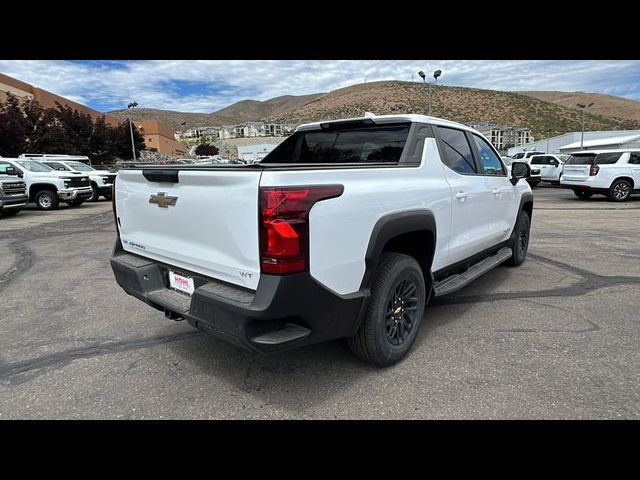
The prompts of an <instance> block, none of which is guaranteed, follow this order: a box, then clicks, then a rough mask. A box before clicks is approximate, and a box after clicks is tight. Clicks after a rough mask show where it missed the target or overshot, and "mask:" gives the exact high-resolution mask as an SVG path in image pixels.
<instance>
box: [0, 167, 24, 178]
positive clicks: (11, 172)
mask: <svg viewBox="0 0 640 480" xmlns="http://www.w3.org/2000/svg"><path fill="white" fill-rule="evenodd" d="M4 173H6V174H7V175H17V176H18V177H20V178H22V172H21V171H20V170H18V169H17V168H16V167H7V169H6V170H5V172H4Z"/></svg>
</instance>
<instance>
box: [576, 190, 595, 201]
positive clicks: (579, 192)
mask: <svg viewBox="0 0 640 480" xmlns="http://www.w3.org/2000/svg"><path fill="white" fill-rule="evenodd" d="M573 193H575V195H576V197H578V198H582V199H583V200H586V199H587V198H591V197H592V196H593V192H589V191H588V190H579V189H577V188H576V189H575V190H574V191H573Z"/></svg>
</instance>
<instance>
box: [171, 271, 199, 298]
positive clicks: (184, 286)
mask: <svg viewBox="0 0 640 480" xmlns="http://www.w3.org/2000/svg"><path fill="white" fill-rule="evenodd" d="M169 285H171V288H175V289H176V290H178V291H180V292H183V293H187V294H189V295H191V294H192V293H193V291H194V290H195V286H194V284H193V278H191V277H185V276H184V275H180V274H179V273H176V272H173V271H171V270H169Z"/></svg>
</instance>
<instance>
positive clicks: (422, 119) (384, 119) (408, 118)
mask: <svg viewBox="0 0 640 480" xmlns="http://www.w3.org/2000/svg"><path fill="white" fill-rule="evenodd" d="M351 122H372V123H374V124H377V125H384V124H385V123H401V122H411V123H429V124H431V125H440V126H443V127H454V128H458V129H460V130H467V131H469V132H473V133H477V134H480V132H478V131H477V130H475V129H474V128H471V127H469V126H467V125H464V124H462V123H458V122H453V121H451V120H445V119H443V118H438V117H430V116H428V115H418V114H406V115H365V116H363V117H352V118H341V119H337V120H327V121H322V122H312V123H305V124H302V125H300V126H299V127H298V128H296V132H300V131H307V130H320V129H322V128H326V125H334V124H340V123H351ZM323 126H324V127H323ZM480 135H481V134H480Z"/></svg>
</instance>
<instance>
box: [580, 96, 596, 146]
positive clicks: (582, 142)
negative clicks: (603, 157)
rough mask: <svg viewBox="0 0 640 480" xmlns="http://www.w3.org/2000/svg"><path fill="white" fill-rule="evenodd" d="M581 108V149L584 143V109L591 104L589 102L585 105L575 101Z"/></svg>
mask: <svg viewBox="0 0 640 480" xmlns="http://www.w3.org/2000/svg"><path fill="white" fill-rule="evenodd" d="M576 105H577V106H579V107H580V108H581V109H582V132H581V133H580V149H581V150H582V148H583V144H584V111H585V110H586V109H587V108H589V107H590V106H591V105H593V102H591V103H590V104H589V105H585V104H584V103H576Z"/></svg>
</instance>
